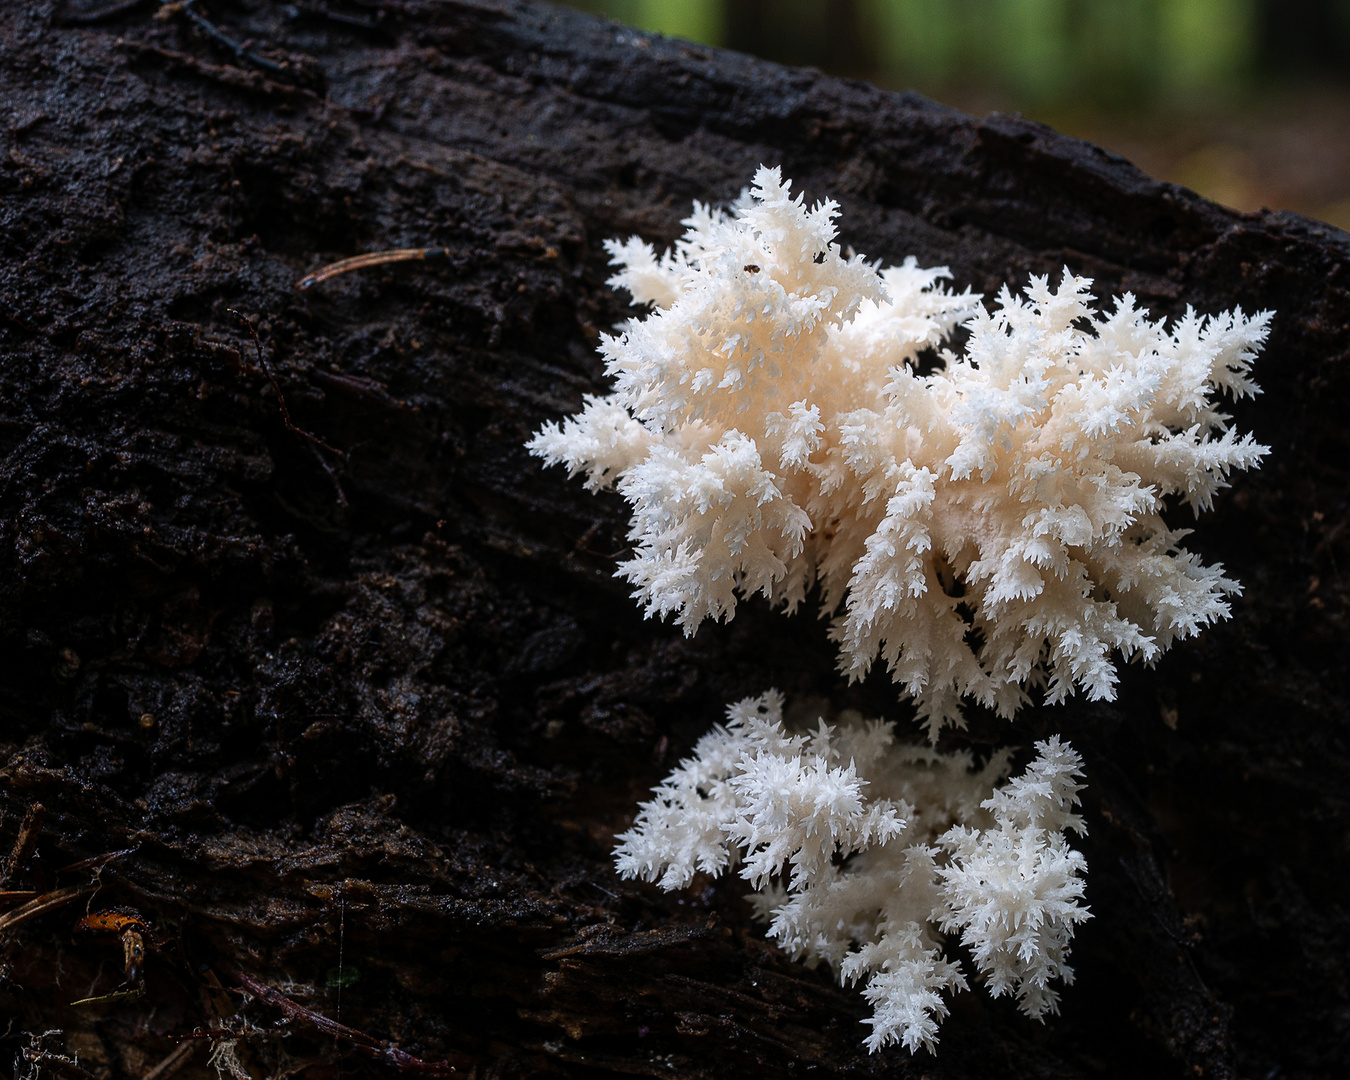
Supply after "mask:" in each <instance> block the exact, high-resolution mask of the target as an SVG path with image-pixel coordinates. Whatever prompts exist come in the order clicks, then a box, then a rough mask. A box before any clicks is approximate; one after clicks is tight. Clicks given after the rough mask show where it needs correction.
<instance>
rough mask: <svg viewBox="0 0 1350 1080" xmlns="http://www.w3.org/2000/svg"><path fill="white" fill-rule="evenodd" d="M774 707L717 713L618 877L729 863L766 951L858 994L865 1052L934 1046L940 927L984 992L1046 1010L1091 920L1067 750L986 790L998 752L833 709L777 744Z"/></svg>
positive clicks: (948, 972)
mask: <svg viewBox="0 0 1350 1080" xmlns="http://www.w3.org/2000/svg"><path fill="white" fill-rule="evenodd" d="M782 705H783V699H782V695H781V694H779V693H778V692H777V691H770V692H769V693H767V694H764V695H763V696H762V697H759V698H751V699H747V700H745V701H741V702H739V703H737V704H736V705H733V706H732V707H731V708H730V709H729V710H728V722H727V724H726V726H725V727H717V728H715V729H714V730H713V731H712V732H710V733H709V734H708V735H705V736H704V737H703V739H702V740H701V741H700V742H699V744H698V746H697V747H696V748H695V751H694V756H693V757H692V758H690V759H688V760H686V761H683V762H681V763H680V766H679V767H678V768H677V769H676V770H675V771H674V772H672V773H671V775H670V776H668V777H667V778H666V779H665V780H664V781H663V782H662V783H661V785H660V786H659V787H657V788H656V789H655V790H654V792H653V798H652V799H651V800H650V801H649V802H646V803H643V804H642V806H641V809H640V812H639V814H638V816H637V819H636V820H635V821H634V823H633V828H632V829H631V830H629V831H628V832H626V833H624V834H622V835H621V836H620V837H619V838H618V840H619V846H618V847H617V849H616V850H615V862H616V865H617V867H618V870H619V873H620V874H622V875H623V876H624V877H630V878H631V877H639V878H644V879H646V880H648V881H658V882H660V884H661V887H662V888H665V889H677V888H681V887H683V886H685V885H688V884H689V881H690V879H691V878H692V877H693V875H694V873H695V872H696V871H703V872H705V873H709V874H713V875H717V874H720V873H721V872H722V871H723V870H725V869H727V868H729V867H732V866H738V867H739V872H740V875H741V876H742V877H743V878H745V880H747V881H748V882H750V883H751V885H753V886H754V887H755V888H756V889H757V890H759V892H758V895H756V896H755V897H753V898H752V899H754V901H755V904H756V908H757V910H758V913H759V914H760V916H761V917H763V918H764V919H765V920H766V921H767V922H768V923H769V936H770V937H771V938H773V939H774V940H775V941H777V942H778V944H779V946H780V947H782V948H783V949H784V950H785V951H786V952H788V953H789V954H790V955H791V956H792V957H793V958H794V959H802V960H805V961H806V962H807V963H808V964H811V965H813V966H814V965H815V964H817V963H819V962H820V961H822V960H823V961H825V962H826V963H828V964H829V965H830V966H831V967H832V968H833V969H834V970H835V972H836V973H837V975H838V977H839V978H840V980H841V981H843V982H848V983H857V982H862V983H864V984H865V985H864V988H863V995H864V997H866V999H867V1000H868V1002H870V1003H871V1005H872V1006H873V1008H874V1010H875V1014H874V1016H873V1017H872V1019H870V1020H868V1021H865V1022H866V1023H868V1024H870V1025H871V1027H872V1033H871V1035H870V1036H869V1037H868V1038H867V1040H866V1043H867V1046H868V1048H869V1049H871V1050H877V1049H879V1048H881V1047H883V1046H886V1045H888V1044H890V1043H894V1042H899V1043H902V1044H903V1045H904V1046H905V1047H907V1048H908V1049H909V1050H911V1051H913V1050H916V1049H918V1048H919V1047H926V1048H927V1049H929V1050H930V1051H931V1050H932V1049H933V1048H934V1046H935V1044H936V1042H937V1030H938V1024H939V1023H940V1022H941V1020H942V1018H943V1017H944V1016H945V1015H946V1014H947V1005H946V1003H945V1001H944V999H943V993H944V992H946V991H955V990H958V989H964V988H965V987H966V980H965V976H964V975H963V974H962V972H961V969H960V967H959V966H958V965H957V964H955V963H953V962H951V961H949V960H947V959H945V958H944V957H943V954H942V942H941V936H942V934H944V933H954V934H959V935H960V939H961V942H962V943H963V944H964V945H965V946H967V947H968V948H969V950H970V953H971V956H972V957H973V959H974V961H975V966H976V970H977V972H978V974H979V976H980V978H981V979H982V980H983V981H984V982H985V983H986V985H987V986H988V988H989V990H990V992H991V993H992V994H994V995H995V996H998V995H999V994H1003V993H1011V994H1013V995H1014V996H1015V997H1016V998H1017V1002H1018V1005H1019V1007H1020V1008H1021V1009H1022V1011H1023V1012H1025V1013H1027V1014H1028V1015H1029V1016H1034V1017H1043V1016H1044V1015H1045V1014H1046V1013H1053V1012H1055V1011H1056V1008H1057V1004H1056V1002H1057V997H1056V993H1055V990H1054V989H1053V987H1052V986H1051V985H1050V984H1051V983H1052V982H1054V981H1056V980H1060V981H1063V982H1066V983H1067V982H1069V981H1071V979H1072V974H1073V972H1072V969H1071V968H1070V967H1069V966H1068V964H1067V963H1066V962H1065V961H1066V955H1067V952H1068V946H1069V942H1070V939H1071V938H1072V936H1073V931H1074V928H1075V927H1076V926H1077V925H1078V924H1079V923H1081V922H1083V921H1084V920H1085V919H1087V918H1088V917H1089V915H1088V910H1087V908H1086V907H1084V906H1083V905H1082V904H1081V903H1080V901H1081V899H1082V896H1083V885H1084V882H1083V875H1084V874H1085V872H1086V869H1087V866H1086V863H1085V861H1084V859H1083V857H1082V855H1081V854H1079V853H1078V852H1076V851H1074V850H1073V849H1071V848H1070V847H1069V846H1068V844H1067V842H1066V840H1065V833H1066V831H1069V830H1072V831H1075V832H1078V833H1080V834H1081V833H1082V832H1083V831H1084V827H1083V822H1082V819H1081V818H1080V817H1079V816H1078V815H1077V814H1075V813H1074V812H1073V807H1074V806H1075V805H1076V804H1077V802H1078V792H1079V791H1080V790H1081V788H1082V785H1081V784H1080V783H1078V778H1079V776H1080V772H1079V769H1080V766H1081V761H1080V759H1079V757H1078V755H1077V754H1075V753H1074V752H1073V750H1072V749H1070V748H1069V746H1068V745H1067V744H1065V743H1062V742H1060V740H1059V739H1058V738H1051V739H1049V740H1047V741H1045V742H1042V743H1037V744H1036V750H1037V754H1038V756H1037V757H1036V759H1035V760H1034V761H1033V762H1032V763H1031V764H1030V765H1029V766H1028V767H1027V769H1026V770H1025V771H1024V772H1023V773H1022V774H1021V775H1019V776H1018V777H1016V778H1014V779H1013V780H1011V781H1009V782H1008V783H1006V784H1004V785H1003V786H1002V787H997V786H996V785H998V784H999V782H1000V781H1001V780H1002V779H1003V778H1004V776H1005V775H1006V773H1007V770H1008V758H1009V755H1008V753H1007V752H1006V751H1001V752H999V753H997V754H995V755H994V756H993V758H992V759H991V760H990V761H989V762H988V763H986V764H985V765H984V766H983V767H982V768H975V767H974V764H973V759H972V757H971V755H970V754H969V753H961V752H958V753H953V754H939V753H937V752H936V751H934V750H932V749H930V748H928V747H916V746H907V745H900V744H896V743H895V741H894V732H893V730H892V728H891V725H890V724H883V723H880V722H877V721H871V722H864V721H863V720H862V719H861V718H860V717H858V716H857V715H856V714H847V713H846V714H843V715H841V716H840V717H839V720H838V723H837V724H834V725H831V724H827V723H826V722H825V721H824V720H823V719H822V720H821V721H820V722H819V723H818V725H817V727H816V729H815V730H814V731H811V732H807V733H800V734H791V733H789V732H787V731H786V730H785V729H784V726H783V712H782Z"/></svg>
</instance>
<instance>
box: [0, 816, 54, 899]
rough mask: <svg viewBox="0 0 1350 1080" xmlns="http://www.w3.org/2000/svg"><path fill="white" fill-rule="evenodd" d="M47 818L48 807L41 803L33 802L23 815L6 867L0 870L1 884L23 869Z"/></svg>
mask: <svg viewBox="0 0 1350 1080" xmlns="http://www.w3.org/2000/svg"><path fill="white" fill-rule="evenodd" d="M46 820H47V809H46V807H44V806H43V805H42V804H41V803H33V805H32V806H30V807H29V808H28V813H26V814H24V816H23V824H22V825H20V826H19V835H18V836H16V837H15V838H14V847H13V848H11V849H10V852H9V858H8V859H7V860H5V867H4V869H3V870H0V885H5V884H8V882H9V879H10V878H12V877H13V876H14V875H15V874H16V873H18V871H20V870H21V869H23V867H24V865H25V864H26V863H27V862H28V860H29V858H30V857H31V856H32V854H33V848H35V847H36V846H37V841H38V834H39V833H41V832H42V823H43V822H44V821H46Z"/></svg>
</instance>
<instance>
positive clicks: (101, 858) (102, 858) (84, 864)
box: [57, 847, 140, 874]
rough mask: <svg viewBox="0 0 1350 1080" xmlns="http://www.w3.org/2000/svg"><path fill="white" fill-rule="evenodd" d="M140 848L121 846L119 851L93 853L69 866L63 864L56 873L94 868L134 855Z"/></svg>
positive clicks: (70, 872) (71, 872)
mask: <svg viewBox="0 0 1350 1080" xmlns="http://www.w3.org/2000/svg"><path fill="white" fill-rule="evenodd" d="M139 850H140V848H134V847H129V848H123V849H122V850H121V851H107V852H104V853H103V854H102V855H94V856H91V857H90V858H88V859H81V860H80V861H79V862H73V863H71V864H70V865H69V866H63V867H61V869H60V870H58V871H57V873H58V874H73V873H75V872H76V871H77V870H96V869H97V868H98V867H100V866H106V865H107V864H108V863H110V862H112V861H113V860H114V859H120V858H121V857H122V856H123V855H135V854H136V852H138V851H139Z"/></svg>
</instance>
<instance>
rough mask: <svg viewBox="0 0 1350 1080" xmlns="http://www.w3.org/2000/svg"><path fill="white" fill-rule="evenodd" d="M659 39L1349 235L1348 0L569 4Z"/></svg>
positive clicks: (588, 0)
mask: <svg viewBox="0 0 1350 1080" xmlns="http://www.w3.org/2000/svg"><path fill="white" fill-rule="evenodd" d="M571 6H573V7H578V8H582V9H584V10H587V11H591V12H595V13H597V14H603V15H607V16H609V17H610V18H612V19H616V20H618V21H619V22H624V23H628V24H630V25H633V26H638V27H641V28H642V29H645V30H657V31H660V32H662V33H665V34H669V35H671V36H674V37H682V38H688V39H690V40H692V41H696V42H703V43H706V44H710V45H721V46H725V47H727V48H732V49H737V50H739V51H741V52H747V53H752V54H754V55H756V56H762V57H765V58H766V59H769V60H776V61H779V62H781V63H786V64H804V65H811V66H814V67H818V68H821V69H823V70H825V71H828V72H831V73H832V74H837V75H848V76H853V77H856V78H863V79H867V80H869V81H871V82H875V83H877V84H879V85H881V86H885V87H889V88H892V89H911V88H912V89H915V90H918V91H920V92H921V93H923V94H926V95H927V96H929V97H931V98H934V99H936V100H938V101H941V102H944V103H946V104H949V105H954V106H956V107H958V108H960V109H964V110H965V111H967V112H971V113H975V114H977V115H982V114H984V113H987V112H990V111H993V110H995V109H998V110H1002V111H1004V112H1020V113H1021V114H1022V115H1024V116H1026V117H1029V118H1031V119H1034V120H1040V121H1043V122H1044V123H1047V124H1050V125H1051V126H1052V127H1054V128H1056V129H1057V130H1059V131H1063V132H1066V133H1068V134H1071V135H1078V136H1081V137H1083V138H1085V139H1090V140H1091V141H1093V142H1095V143H1098V144H1099V145H1102V146H1105V147H1107V148H1108V149H1110V150H1114V151H1115V152H1117V153H1119V154H1123V155H1124V156H1125V157H1127V158H1129V159H1130V160H1132V161H1134V162H1135V163H1136V164H1137V165H1139V166H1140V167H1141V168H1142V169H1143V170H1144V171H1145V172H1147V173H1149V174H1151V175H1153V176H1156V177H1159V178H1160V179H1164V180H1172V181H1175V182H1177V183H1180V184H1184V185H1186V186H1187V187H1189V188H1192V189H1193V190H1195V191H1198V192H1199V193H1200V194H1202V195H1205V196H1207V197H1209V198H1211V199H1214V200H1216V201H1217V202H1221V203H1224V204H1226V205H1228V206H1232V207H1234V208H1236V209H1239V210H1255V209H1258V208H1260V207H1262V206H1267V207H1270V208H1272V209H1287V210H1296V211H1298V212H1299V213H1303V214H1307V215H1309V216H1310V217H1316V218H1320V219H1322V220H1324V221H1328V222H1331V223H1332V224H1334V225H1338V226H1340V227H1341V228H1343V229H1347V230H1350V0H572V4H571Z"/></svg>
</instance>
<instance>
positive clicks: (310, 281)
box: [295, 247, 450, 292]
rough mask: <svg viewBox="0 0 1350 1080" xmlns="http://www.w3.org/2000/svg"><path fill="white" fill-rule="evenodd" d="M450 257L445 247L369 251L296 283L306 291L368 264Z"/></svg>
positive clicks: (334, 264) (333, 264) (317, 271)
mask: <svg viewBox="0 0 1350 1080" xmlns="http://www.w3.org/2000/svg"><path fill="white" fill-rule="evenodd" d="M449 257H450V249H449V248H443V247H426V248H396V249H394V250H392V251H368V252H366V254H364V255H353V256H352V257H351V258H349V259H339V260H338V261H337V262H335V263H329V264H328V265H327V266H325V267H323V268H321V269H319V270H315V271H314V273H312V274H308V275H306V276H305V277H302V278H301V279H300V280H299V281H297V282H296V283H295V287H296V289H298V290H299V291H300V292H304V291H305V290H306V289H310V288H312V287H313V286H315V285H317V284H319V282H321V281H327V280H328V279H329V278H335V277H337V276H338V275H339V274H345V273H346V272H347V271H348V270H361V269H363V268H364V267H367V266H383V265H385V264H386V263H396V262H413V261H415V260H424V261H427V262H432V261H435V260H437V259H447V258H449Z"/></svg>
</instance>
